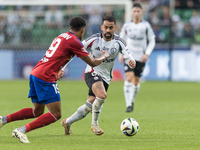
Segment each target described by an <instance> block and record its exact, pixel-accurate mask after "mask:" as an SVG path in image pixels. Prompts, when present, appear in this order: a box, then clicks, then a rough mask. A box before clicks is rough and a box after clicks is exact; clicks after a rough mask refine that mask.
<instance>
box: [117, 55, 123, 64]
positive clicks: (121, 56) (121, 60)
mask: <svg viewBox="0 0 200 150" xmlns="http://www.w3.org/2000/svg"><path fill="white" fill-rule="evenodd" d="M118 59H119V62H120V63H122V64H123V63H124V58H123V55H122V54H119V58H118Z"/></svg>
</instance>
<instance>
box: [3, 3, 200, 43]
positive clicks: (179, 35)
mask: <svg viewBox="0 0 200 150" xmlns="http://www.w3.org/2000/svg"><path fill="white" fill-rule="evenodd" d="M133 2H141V3H142V4H143V9H144V11H145V12H144V19H146V20H148V21H149V22H150V23H151V24H152V27H153V29H154V32H155V34H156V42H157V43H168V42H169V39H170V38H171V37H173V42H174V43H175V44H191V43H198V42H200V15H199V13H200V11H199V10H198V8H200V0H175V1H174V6H175V7H174V9H173V10H171V9H170V0H133ZM124 12H125V8H124V6H119V5H110V6H103V5H92V6H90V5H82V6H81V5H79V6H77V5H76V6H75V5H71V6H0V45H2V44H7V45H18V44H19V43H20V44H29V45H30V44H47V45H49V43H50V42H51V41H52V37H56V36H57V35H59V34H60V33H62V32H66V31H67V30H68V21H69V19H70V18H72V17H74V16H78V15H80V14H81V16H83V17H84V18H85V19H86V20H87V29H86V31H87V32H86V34H85V36H89V35H91V34H93V33H96V32H100V27H99V25H100V24H101V16H103V15H114V16H115V17H116V19H117V25H118V30H117V34H118V33H119V32H120V29H121V27H122V25H123V23H124V18H125V16H124Z"/></svg>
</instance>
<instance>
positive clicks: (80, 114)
mask: <svg viewBox="0 0 200 150" xmlns="http://www.w3.org/2000/svg"><path fill="white" fill-rule="evenodd" d="M91 111H92V104H91V103H89V102H86V103H85V104H84V105H82V106H80V107H79V108H78V109H77V111H76V112H75V113H74V114H72V115H71V116H70V117H69V118H67V119H66V123H68V124H69V125H71V124H72V123H74V122H76V121H78V120H81V119H83V118H84V117H85V116H86V115H87V114H88V113H89V112H91Z"/></svg>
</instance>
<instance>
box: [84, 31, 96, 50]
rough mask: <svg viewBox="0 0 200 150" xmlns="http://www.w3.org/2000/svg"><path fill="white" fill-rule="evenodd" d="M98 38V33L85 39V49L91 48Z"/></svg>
mask: <svg viewBox="0 0 200 150" xmlns="http://www.w3.org/2000/svg"><path fill="white" fill-rule="evenodd" d="M96 40H97V34H94V35H92V36H90V37H88V38H87V39H85V40H84V41H82V43H83V45H84V47H85V49H89V48H91V47H92V44H93V42H94V41H96Z"/></svg>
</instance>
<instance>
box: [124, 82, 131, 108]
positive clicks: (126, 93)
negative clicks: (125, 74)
mask: <svg viewBox="0 0 200 150" xmlns="http://www.w3.org/2000/svg"><path fill="white" fill-rule="evenodd" d="M124 96H125V101H126V107H128V106H131V105H132V102H133V83H132V82H128V81H125V82H124Z"/></svg>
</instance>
